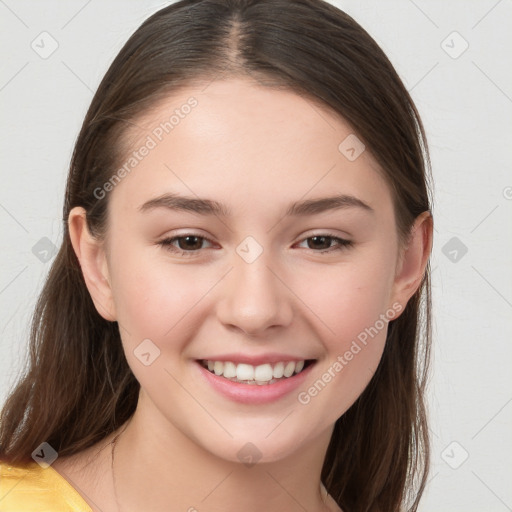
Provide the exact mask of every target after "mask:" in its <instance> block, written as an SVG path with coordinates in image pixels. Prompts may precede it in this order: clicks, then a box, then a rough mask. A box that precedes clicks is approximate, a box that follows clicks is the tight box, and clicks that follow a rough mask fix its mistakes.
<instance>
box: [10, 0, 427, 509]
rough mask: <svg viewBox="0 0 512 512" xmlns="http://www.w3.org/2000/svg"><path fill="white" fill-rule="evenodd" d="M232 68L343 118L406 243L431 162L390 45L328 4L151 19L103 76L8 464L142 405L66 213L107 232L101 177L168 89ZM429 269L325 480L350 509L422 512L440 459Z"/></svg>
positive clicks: (22, 384) (76, 444)
mask: <svg viewBox="0 0 512 512" xmlns="http://www.w3.org/2000/svg"><path fill="white" fill-rule="evenodd" d="M233 76H245V77H252V78H256V79H257V80H258V81H259V82H260V84H264V85H267V86H269V87H284V88H287V89H289V90H293V91H295V92H297V93H298V94H301V95H302V96H304V97H306V98H309V99H310V100H312V101H316V102H317V103H319V104H322V105H323V106H324V107H327V108H329V109H330V110H331V111H334V112H336V113H338V114H339V115H341V116H342V117H343V118H344V119H345V120H346V121H347V122H348V123H349V124H350V125H351V126H352V127H353V129H354V131H355V132H356V133H357V135H358V137H359V138H360V139H361V140H362V141H363V142H364V144H365V145H366V147H367V148H368V149H369V150H370V152H371V153H372V155H373V156H374V158H375V159H376V160H377V162H378V163H379V165H380V167H381V172H382V173H383V175H384V177H385V179H386V181H387V182H388V184H389V186H390V189H391V191H392V196H393V201H394V207H395V213H396V219H397V230H398V233H399V235H400V240H401V241H404V240H406V239H407V235H408V234H409V233H410V230H411V227H412V225H413V222H414V220H415V218H416V217H417V216H418V215H419V214H421V213H422V212H424V211H430V200H429V196H430V185H429V183H430V160H429V156H428V149H427V144H426V139H425V134H424V129H423V126H422V123H421V120H420V118H419V115H418V112H417V110H416V107H415V105H414V103H413V101H412V99H411V97H410V95H409V94H408V92H407V90H406V89H405V87H404V85H403V84H402V82H401V80H400V78H399V77H398V75H397V73H396V72H395V70H394V68H393V66H392V65H391V63H390V62H389V60H388V59H387V58H386V56H385V55H384V53H383V51H382V50H381V49H380V48H379V46H378V45H377V44H376V43H375V41H374V40H373V39H372V38H371V37H370V36H369V35H368V34H367V32H366V31H365V30H364V29H363V28H362V27H361V26H359V25H358V24H357V23H356V22H355V21H354V20H353V19H352V18H351V17H350V16H348V15H347V14H345V13H344V12H342V11H340V10H339V9H337V8H335V7H334V6H332V5H330V4H329V3H327V2H325V1H323V0H296V1H290V0H182V1H179V2H177V3H174V4H172V5H170V6H168V7H165V8H164V9H161V10H160V11H158V12H157V13H155V14H154V15H152V16H151V17H150V18H148V19H147V20H146V21H145V22H144V23H143V24H142V25H141V26H140V28H139V29H138V30H137V31H136V32H135V33H134V34H133V35H132V36H131V37H130V39H129V40H128V41H127V43H126V44H125V46H124V47H123V49H122V50H121V51H120V53H119V55H118V56H117V57H116V58H115V60H114V62H113V63H112V65H111V66H110V68H109V70H108V71H107V73H106V75H105V77H104V78H103V80H102V82H101V84H100V86H99V88H98V90H97V92H96V94H95V96H94V98H93V100H92V103H91V105H90V108H89V110H88V112H87V115H86V117H85V120H84V123H83V126H82V128H81V131H80V134H79V136H78V139H77V141H76V145H75V149H74V153H73V157H72V161H71V166H70V172H69V177H68V181H67V189H66V196H65V203H64V211H63V229H64V237H63V241H62V245H61V247H60V251H59V253H58V255H57V256H56V258H55V260H54V262H53V264H52V267H51V270H50V272H49V275H48V277H47V280H46V283H45V285H44V288H43V290H42V292H41V295H40V297H39V300H38V303H37V306H36V309H35V312H34V317H33V323H32V329H31V336H30V350H29V361H28V365H27V368H26V370H25V371H24V374H23V375H22V376H21V377H20V380H19V382H18V383H17V384H16V386H15V388H14V389H13V390H12V392H11V394H10V395H9V398H8V399H7V401H6V403H5V405H4V407H3V410H2V412H1V416H0V459H1V460H3V461H5V462H8V463H10V464H18V463H24V462H29V461H31V460H32V459H31V453H32V451H33V450H34V449H35V448H36V447H37V446H38V445H39V444H40V443H42V442H44V441H46V442H48V443H50V445H51V446H53V447H54V448H55V449H56V450H57V451H58V452H59V454H60V455H62V456H65V455H71V454H74V453H76V452H79V451H81V450H83V449H85V448H87V447H89V446H91V445H92V444H94V443H96V442H98V441H100V440H102V439H103V438H105V437H106V436H107V435H108V434H110V433H111V432H112V431H114V430H115V429H117V428H119V426H121V425H122V424H123V423H124V422H125V421H127V420H128V419H129V418H130V417H131V416H132V414H133V413H134V411H135V408H136V405H137V399H138V392H139V388H140V385H139V383H138V382H137V380H136V379H135V377H134V375H133V373H132V372H131V370H130V367H129V366H128V364H127V361H126V358H125V356H124V353H123V347H122V344H121V339H120V334H119V327H118V325H117V323H115V322H108V321H106V320H104V319H103V318H102V317H101V316H100V315H99V314H98V312H97V311H96V309H95V307H94V305H93V302H92V300H91V297H90V295H89V293H88V290H87V288H86V286H85V283H84V279H83V275H82V272H81V268H80V265H79V262H78V260H77V258H76V255H75V253H74V251H73V248H72V246H71V242H70V237H69V231H68V226H67V219H68V215H69V212H70V210H71V208H73V207H75V206H82V207H84V208H85V210H86V212H87V223H88V227H89V229H90V230H91V232H92V233H93V234H95V235H96V236H98V237H100V238H101V237H102V236H103V235H104V234H105V230H106V219H107V205H108V200H107V199H104V200H98V199H97V197H96V196H95V194H94V191H95V190H97V188H98V187H100V188H101V187H102V185H103V184H104V183H106V182H107V181H108V180H109V178H110V177H111V176H112V175H113V174H114V171H115V170H116V166H118V165H119V164H120V162H121V161H122V155H123V148H124V144H123V138H122V137H123V135H126V133H127V128H128V127H129V126H131V125H133V123H134V120H135V119H136V118H137V116H140V115H142V114H143V113H144V112H146V111H147V110H148V109H149V108H151V107H152V106H154V105H155V104H156V102H157V101H158V100H159V99H162V98H164V97H165V96H166V95H168V94H169V93H171V92H173V91H176V90H177V88H178V87H185V86H187V85H189V84H192V83H193V82H194V81H203V82H205V81H207V80H212V79H216V78H217V79H219V78H225V77H233ZM429 276H430V270H429V265H427V268H426V272H425V275H424V277H423V280H422V283H421V286H420V288H419V289H418V290H417V292H416V293H415V294H414V295H413V297H412V298H411V300H410V301H409V302H408V304H407V306H406V307H405V310H404V312H403V313H402V315H401V316H399V317H398V318H396V319H395V320H392V321H391V322H390V323H389V328H388V336H387V340H386V345H385V349H384V353H383V356H382V359H381V361H380V364H379V366H378V368H377V371H376V373H375V375H374V376H373V378H372V380H371V382H370V383H369V385H368V386H367V388H366V389H365V391H364V392H363V393H362V394H361V396H360V397H359V398H358V399H357V401H356V402H355V403H354V404H353V405H352V406H351V407H350V409H349V410H348V411H347V412H346V413H345V414H344V415H343V416H342V417H341V418H339V419H338V420H337V422H336V424H335V428H334V433H333V435H332V438H331V442H330V444H329V447H328V451H327V455H326V459H325V463H324V466H323V470H322V481H323V482H324V485H325V487H326V488H327V490H328V491H329V493H330V494H331V495H332V496H333V498H334V499H335V500H336V502H337V503H338V504H339V505H340V507H342V508H343V509H345V510H347V511H350V512H363V511H376V510H379V511H384V512H391V511H396V510H399V509H400V508H401V507H403V506H406V507H408V510H416V509H417V506H418V502H419V499H420V497H421V494H422V492H423V489H424V486H425V482H426V478H427V472H428V466H429V439H428V428H427V420H426V411H425V403H424V392H425V385H426V380H427V371H428V363H429V351H430V330H431V327H430V311H431V305H430V280H429Z"/></svg>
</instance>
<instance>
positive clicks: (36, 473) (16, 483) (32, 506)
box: [0, 462, 92, 512]
mask: <svg viewBox="0 0 512 512" xmlns="http://www.w3.org/2000/svg"><path fill="white" fill-rule="evenodd" d="M0 512H92V510H91V508H90V507H89V505H87V503H86V502H85V501H84V499H83V498H82V497H81V496H80V494H78V491H77V490H76V489H75V488H74V487H72V486H71V484H70V483H69V482H68V481H67V480H66V479H64V478H63V477H62V476H61V475H60V474H59V473H58V472H57V471H55V470H54V469H53V468H52V467H51V466H50V467H48V468H45V469H43V468H42V467H41V466H40V465H39V464H37V462H31V463H30V464H27V465H25V466H10V465H8V464H6V463H5V462H0Z"/></svg>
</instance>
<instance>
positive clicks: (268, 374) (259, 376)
mask: <svg viewBox="0 0 512 512" xmlns="http://www.w3.org/2000/svg"><path fill="white" fill-rule="evenodd" d="M272 377H273V375H272V366H270V365H269V364H260V365H259V366H256V368H255V369H254V379H255V380H256V381H260V382H268V381H269V380H272Z"/></svg>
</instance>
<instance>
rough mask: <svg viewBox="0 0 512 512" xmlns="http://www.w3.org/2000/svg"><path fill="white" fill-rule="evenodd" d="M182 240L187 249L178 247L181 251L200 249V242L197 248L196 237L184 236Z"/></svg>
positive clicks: (197, 238)
mask: <svg viewBox="0 0 512 512" xmlns="http://www.w3.org/2000/svg"><path fill="white" fill-rule="evenodd" d="M182 240H185V245H186V246H187V247H185V248H183V247H180V248H181V249H188V250H190V249H199V248H200V247H201V242H199V247H198V240H199V237H198V236H186V237H183V238H182ZM194 240H195V242H196V243H195V244H194ZM180 245H181V244H180Z"/></svg>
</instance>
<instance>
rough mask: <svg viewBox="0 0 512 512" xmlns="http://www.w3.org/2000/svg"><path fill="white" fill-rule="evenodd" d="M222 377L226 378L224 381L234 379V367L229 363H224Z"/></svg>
mask: <svg viewBox="0 0 512 512" xmlns="http://www.w3.org/2000/svg"><path fill="white" fill-rule="evenodd" d="M224 377H226V379H232V378H233V377H236V365H235V364H234V363H232V362H231V361H228V362H226V363H224Z"/></svg>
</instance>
